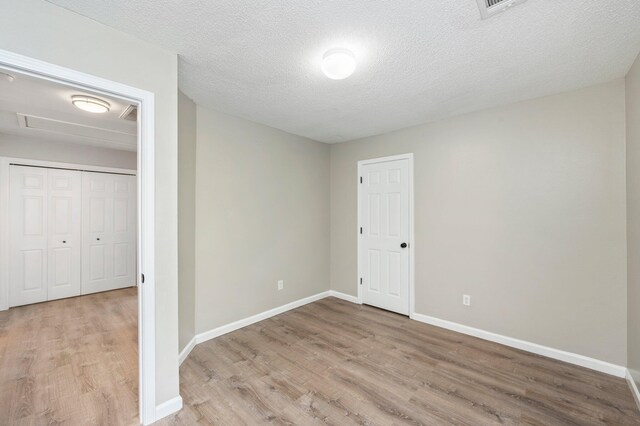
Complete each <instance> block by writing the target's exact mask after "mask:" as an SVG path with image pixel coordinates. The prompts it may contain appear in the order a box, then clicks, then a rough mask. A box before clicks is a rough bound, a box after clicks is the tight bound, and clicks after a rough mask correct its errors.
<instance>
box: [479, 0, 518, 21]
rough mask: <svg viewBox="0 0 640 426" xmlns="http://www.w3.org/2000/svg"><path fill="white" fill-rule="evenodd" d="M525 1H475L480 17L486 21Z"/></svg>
mask: <svg viewBox="0 0 640 426" xmlns="http://www.w3.org/2000/svg"><path fill="white" fill-rule="evenodd" d="M525 1H527V0H477V2H478V8H479V9H480V16H481V17H482V19H487V18H490V17H492V16H493V15H495V14H497V13H500V12H504V11H505V10H507V9H509V8H511V7H512V6H515V5H517V4H520V3H524V2H525Z"/></svg>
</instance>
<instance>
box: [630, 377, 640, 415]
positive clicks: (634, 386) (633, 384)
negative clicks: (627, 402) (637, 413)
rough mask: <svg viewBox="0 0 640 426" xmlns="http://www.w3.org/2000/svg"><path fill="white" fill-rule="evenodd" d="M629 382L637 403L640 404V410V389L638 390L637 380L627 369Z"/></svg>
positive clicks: (639, 407)
mask: <svg viewBox="0 0 640 426" xmlns="http://www.w3.org/2000/svg"><path fill="white" fill-rule="evenodd" d="M627 383H629V387H630V388H631V393H632V394H633V398H634V399H635V400H636V404H638V409H639V410H640V391H638V386H637V384H636V381H635V379H634V377H633V374H631V371H629V370H627Z"/></svg>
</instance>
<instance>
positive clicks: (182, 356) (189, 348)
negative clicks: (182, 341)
mask: <svg viewBox="0 0 640 426" xmlns="http://www.w3.org/2000/svg"><path fill="white" fill-rule="evenodd" d="M195 346H196V337H195V336H193V339H191V340H190V341H189V343H187V346H185V348H184V349H183V350H181V351H180V355H178V362H179V363H180V365H182V363H183V362H184V360H185V359H187V357H188V356H189V354H190V353H191V351H192V350H193V348H194V347H195Z"/></svg>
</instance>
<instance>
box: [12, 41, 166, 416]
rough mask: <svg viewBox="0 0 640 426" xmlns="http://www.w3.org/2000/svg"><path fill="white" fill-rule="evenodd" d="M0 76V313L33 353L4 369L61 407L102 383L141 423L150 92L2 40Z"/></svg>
mask: <svg viewBox="0 0 640 426" xmlns="http://www.w3.org/2000/svg"><path fill="white" fill-rule="evenodd" d="M0 77H2V78H1V79H0V82H1V84H3V85H6V87H5V88H4V89H1V90H0V116H1V117H0V320H2V321H3V322H4V323H5V324H7V323H12V324H14V323H16V322H17V324H18V326H16V327H15V329H12V330H14V331H15V333H14V334H12V335H10V336H9V337H11V338H9V339H4V341H5V342H6V344H7V345H13V346H12V347H11V350H12V351H17V353H16V354H15V355H16V356H20V355H19V354H18V353H19V352H20V351H22V353H23V354H26V355H25V356H27V357H29V356H30V357H32V358H33V359H32V361H33V363H32V364H30V365H29V368H28V369H27V370H24V371H22V372H19V371H14V374H22V375H23V378H27V379H28V380H32V383H33V389H31V392H34V393H36V392H38V386H39V385H40V384H42V386H48V387H47V388H46V389H49V390H50V389H51V387H52V386H54V387H56V389H58V390H60V395H64V396H63V397H61V399H60V400H59V401H57V402H56V404H57V409H58V412H59V413H60V415H61V416H62V417H64V416H65V415H68V416H76V415H79V416H81V415H83V414H85V415H87V417H86V419H89V418H90V417H89V416H90V413H82V412H80V413H76V412H75V411H74V409H75V410H76V411H78V410H80V411H81V410H83V409H85V410H86V407H88V406H89V407H90V406H91V405H92V392H93V393H99V392H102V393H103V394H109V395H110V392H111V393H113V394H114V395H113V396H114V399H113V401H112V403H113V406H114V407H117V408H118V410H123V411H124V412H127V413H131V416H132V418H133V419H136V418H137V419H138V420H139V421H140V422H141V423H143V424H149V423H152V422H154V421H155V420H156V406H155V280H154V273H153V271H154V240H155V238H154V226H155V225H154V193H155V177H154V149H153V145H154V96H153V94H152V93H150V92H147V91H144V90H140V89H137V88H133V87H129V86H126V85H122V84H119V83H116V82H112V81H109V80H105V79H102V78H98V77H95V76H92V75H88V74H84V73H81V72H77V71H74V70H70V69H67V68H63V67H58V66H55V65H52V64H48V63H46V62H42V61H37V60H34V59H31V58H28V57H24V56H21V55H16V54H13V53H11V52H7V51H2V50H0ZM5 89H6V90H5ZM83 114H84V115H83ZM20 317H26V318H30V319H31V320H30V321H27V323H28V325H26V326H25V324H24V323H20ZM56 318H57V319H56ZM53 324H55V325H53ZM21 333H31V334H29V336H27V338H26V339H24V340H23V339H21V337H20V336H21V335H23V334H21ZM42 333H44V334H42ZM3 349H5V350H6V348H3ZM92 350H95V351H96V352H94V353H93V355H91V354H90V353H89V352H91V351H92ZM92 356H93V357H95V358H99V359H101V358H100V357H105V360H102V359H101V363H109V362H111V365H110V366H109V368H107V369H105V368H100V367H99V365H100V364H101V363H96V362H92V359H91V358H92ZM94 360H95V359H94ZM34 365H35V367H34V368H31V367H33V366H34ZM49 369H51V371H48V370H49ZM108 372H111V373H112V374H111V375H110V374H108ZM4 373H5V372H3V371H0V376H4ZM45 378H46V379H45ZM17 379H19V378H17ZM38 380H40V382H39V381H38ZM43 380H44V382H42V381H43ZM45 382H46V383H45ZM57 386H61V387H57ZM119 386H120V388H118V387H119ZM103 387H104V388H103ZM116 388H117V389H116ZM96 390H97V391H98V392H95V391H96ZM118 391H120V392H118ZM47 392H48V394H50V395H51V394H52V392H49V391H47ZM63 399H64V400H63ZM31 402H32V403H31V405H30V406H29V407H23V409H24V410H23V412H22V413H21V414H28V415H32V416H34V419H37V416H38V414H42V413H45V414H46V415H48V416H51V415H52V411H51V410H47V407H45V406H44V405H46V400H44V399H43V400H40V401H39V402H38V403H37V404H36V403H34V402H33V401H31ZM102 403H103V404H104V401H102ZM65 410H67V411H68V412H65ZM107 420H109V421H112V422H113V421H115V422H117V421H118V420H119V419H107Z"/></svg>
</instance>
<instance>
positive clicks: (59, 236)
mask: <svg viewBox="0 0 640 426" xmlns="http://www.w3.org/2000/svg"><path fill="white" fill-rule="evenodd" d="M25 163H27V162H26V161H24V160H22V161H17V160H14V161H13V162H12V164H11V165H10V166H9V168H10V173H9V179H10V183H9V186H10V191H9V200H10V207H9V230H10V242H9V250H10V254H9V256H10V267H9V269H10V270H9V283H10V289H9V307H15V306H21V305H26V304H31V303H39V302H45V301H50V300H56V299H61V298H66V297H73V296H80V295H85V294H91V293H96V292H101V291H107V290H115V289H119V288H126V287H132V286H135V285H136V276H137V274H136V263H137V262H136V247H137V243H136V235H137V233H136V176H135V170H131V171H129V172H128V173H125V172H124V171H122V172H104V171H101V172H97V171H91V169H90V167H86V166H85V167H82V168H78V167H79V166H70V167H73V168H65V167H64V166H63V165H59V166H58V167H44V166H42V165H39V166H36V165H25Z"/></svg>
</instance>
